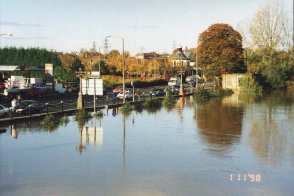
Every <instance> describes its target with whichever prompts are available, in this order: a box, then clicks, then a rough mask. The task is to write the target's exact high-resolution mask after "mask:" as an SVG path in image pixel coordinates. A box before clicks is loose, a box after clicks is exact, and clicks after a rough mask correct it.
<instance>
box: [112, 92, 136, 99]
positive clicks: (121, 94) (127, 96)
mask: <svg viewBox="0 0 294 196" xmlns="http://www.w3.org/2000/svg"><path fill="white" fill-rule="evenodd" d="M116 97H117V98H118V99H123V98H124V95H123V91H121V92H119V93H118V94H117V96H116ZM132 98H133V91H131V90H126V91H125V99H132Z"/></svg>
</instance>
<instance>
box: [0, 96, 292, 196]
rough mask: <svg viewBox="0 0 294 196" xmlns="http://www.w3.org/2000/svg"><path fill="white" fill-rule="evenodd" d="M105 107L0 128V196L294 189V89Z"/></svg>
mask: <svg viewBox="0 0 294 196" xmlns="http://www.w3.org/2000/svg"><path fill="white" fill-rule="evenodd" d="M103 112H104V114H105V116H104V117H103V118H101V119H96V118H92V119H90V120H89V121H88V122H86V123H85V124H81V123H77V122H76V121H75V119H74V117H69V122H68V123H63V124H60V125H58V126H56V127H53V128H51V129H48V128H47V129H45V128H43V127H42V126H41V123H40V122H34V121H32V122H26V123H23V124H14V125H10V126H4V127H3V126H2V128H5V129H6V130H7V131H6V132H5V133H2V134H0V195H1V196H4V195H5V196H6V195H126V196H129V195H294V188H293V185H294V94H293V93H285V92H274V93H272V94H269V95H265V96H263V97H250V96H241V95H236V94H235V95H233V96H231V97H227V98H223V99H211V100H210V101H206V102H195V101H194V100H193V98H192V97H187V98H185V99H179V100H178V101H177V103H176V105H175V107H174V108H173V109H170V108H169V109H167V108H164V107H162V108H161V109H158V110H156V109H155V110H154V109H153V110H143V111H141V110H139V111H137V112H136V111H133V112H132V113H131V114H130V115H128V116H124V115H122V113H121V112H120V111H119V110H116V109H110V110H108V111H106V110H103ZM0 127H1V125H0Z"/></svg>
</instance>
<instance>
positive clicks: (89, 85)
mask: <svg viewBox="0 0 294 196" xmlns="http://www.w3.org/2000/svg"><path fill="white" fill-rule="evenodd" d="M99 77H100V74H99V72H94V71H93V72H91V77H90V78H89V79H82V84H83V89H82V94H83V95H93V98H94V113H96V95H103V81H102V79H99Z"/></svg>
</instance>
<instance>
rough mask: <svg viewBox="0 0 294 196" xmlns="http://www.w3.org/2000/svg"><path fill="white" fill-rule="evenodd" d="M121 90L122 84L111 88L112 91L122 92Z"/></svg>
mask: <svg viewBox="0 0 294 196" xmlns="http://www.w3.org/2000/svg"><path fill="white" fill-rule="evenodd" d="M122 90H123V87H122V86H117V87H116V88H114V89H113V90H112V92H113V93H119V92H122Z"/></svg>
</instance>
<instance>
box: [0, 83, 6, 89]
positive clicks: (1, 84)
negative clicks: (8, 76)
mask: <svg viewBox="0 0 294 196" xmlns="http://www.w3.org/2000/svg"><path fill="white" fill-rule="evenodd" d="M4 89H5V84H4V82H0V91H1V90H4Z"/></svg>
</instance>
